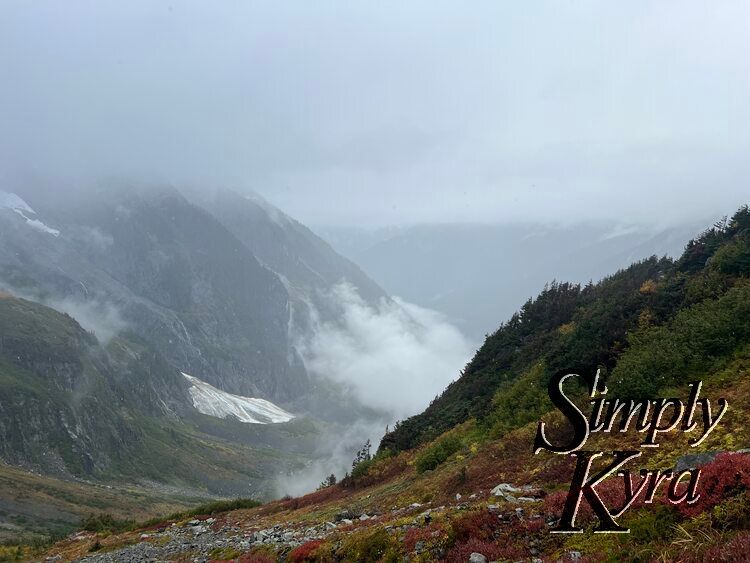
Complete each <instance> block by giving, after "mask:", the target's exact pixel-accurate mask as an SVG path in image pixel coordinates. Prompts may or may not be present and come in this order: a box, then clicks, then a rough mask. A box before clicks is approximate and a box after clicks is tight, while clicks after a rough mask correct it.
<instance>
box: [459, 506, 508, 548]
mask: <svg viewBox="0 0 750 563" xmlns="http://www.w3.org/2000/svg"><path fill="white" fill-rule="evenodd" d="M451 528H453V532H454V536H455V538H456V541H458V542H462V541H466V540H469V539H478V540H483V541H490V540H493V539H495V537H496V535H497V532H498V531H499V529H500V520H498V518H497V516H496V515H494V514H492V513H491V512H489V511H487V510H483V511H479V512H470V513H468V514H466V515H464V516H461V517H460V518H457V519H456V520H454V521H453V522H452V524H451Z"/></svg>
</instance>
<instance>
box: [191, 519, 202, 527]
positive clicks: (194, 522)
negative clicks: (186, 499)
mask: <svg viewBox="0 0 750 563" xmlns="http://www.w3.org/2000/svg"><path fill="white" fill-rule="evenodd" d="M200 523H201V521H200V520H191V521H190V522H188V526H198V525H199V524H200Z"/></svg>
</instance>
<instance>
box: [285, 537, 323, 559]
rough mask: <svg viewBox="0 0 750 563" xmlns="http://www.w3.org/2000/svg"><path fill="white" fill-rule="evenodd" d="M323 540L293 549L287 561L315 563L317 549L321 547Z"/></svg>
mask: <svg viewBox="0 0 750 563" xmlns="http://www.w3.org/2000/svg"><path fill="white" fill-rule="evenodd" d="M323 543H324V542H323V540H313V541H309V542H307V543H303V544H302V545H300V546H299V547H295V548H294V549H293V550H292V551H291V552H290V553H289V558H288V560H289V561H291V562H292V563H304V562H305V561H315V556H316V554H317V551H318V549H319V548H320V546H321V545H323Z"/></svg>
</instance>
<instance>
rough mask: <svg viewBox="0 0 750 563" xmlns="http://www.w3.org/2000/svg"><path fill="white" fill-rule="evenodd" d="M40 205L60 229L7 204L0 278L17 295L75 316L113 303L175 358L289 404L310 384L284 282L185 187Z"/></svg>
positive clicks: (246, 391) (0, 229)
mask: <svg viewBox="0 0 750 563" xmlns="http://www.w3.org/2000/svg"><path fill="white" fill-rule="evenodd" d="M35 206H36V208H39V209H40V212H41V213H42V214H43V215H44V217H45V219H46V220H48V221H53V222H54V223H55V224H56V225H58V226H59V228H60V231H61V234H60V235H59V236H58V237H52V236H48V235H46V234H45V233H41V232H31V230H30V229H29V228H28V227H27V226H26V225H24V224H22V223H21V221H20V218H19V217H17V216H15V214H12V213H9V212H8V213H4V214H3V213H0V242H2V244H0V280H2V282H3V283H4V284H5V285H7V286H9V287H10V288H11V289H13V290H14V292H16V293H18V294H22V295H27V296H29V297H31V298H34V299H37V300H41V301H45V302H49V303H50V304H53V305H57V306H58V308H62V309H63V310H70V311H71V313H73V314H74V315H75V314H76V313H80V315H81V316H87V317H94V318H97V317H102V316H104V315H102V314H101V313H102V311H105V312H110V313H111V315H110V316H113V317H114V318H115V319H116V320H119V321H120V322H119V325H120V326H119V327H117V328H119V329H120V330H123V329H127V330H129V331H132V332H134V333H135V334H137V335H138V336H139V337H141V338H143V339H145V340H147V341H148V342H149V343H150V344H151V345H152V346H154V347H155V348H156V349H157V350H158V351H159V352H160V353H161V354H162V355H164V357H165V358H167V360H168V361H169V362H170V363H171V364H172V365H174V366H176V367H179V368H180V369H182V370H183V371H186V372H188V373H191V374H192V375H195V376H196V377H199V378H200V379H203V380H205V381H208V382H209V383H212V384H214V385H216V386H218V387H220V388H222V389H224V390H226V391H229V392H233V393H238V394H241V395H246V396H260V397H266V398H269V399H271V400H278V401H283V400H290V399H293V398H295V397H297V396H299V395H301V394H302V393H303V392H304V391H305V390H306V389H307V388H308V382H307V378H306V374H305V370H304V366H303V365H302V362H301V360H300V359H299V357H298V356H297V354H296V353H295V350H294V347H293V345H292V343H291V341H290V337H289V334H288V329H289V317H290V304H289V297H288V294H287V291H286V289H285V288H284V285H283V284H282V282H281V281H280V280H279V278H278V277H277V276H276V275H275V274H274V273H273V272H271V271H269V270H268V269H266V268H264V267H263V266H262V265H260V264H259V263H258V261H257V260H256V258H255V257H254V255H253V254H252V252H250V250H248V249H247V247H245V246H244V245H243V244H242V243H241V242H240V241H238V240H237V238H236V237H234V236H233V235H232V234H231V233H230V232H229V231H228V230H227V229H226V228H224V227H223V226H222V225H221V224H220V223H219V222H218V221H217V220H216V219H214V218H213V217H212V216H211V215H210V214H209V213H207V212H205V211H203V210H201V209H199V208H197V207H195V206H193V205H191V204H190V203H189V202H188V201H187V200H185V198H184V197H182V196H181V195H180V194H179V193H177V192H175V191H173V190H147V191H143V192H140V193H131V192H122V193H118V192H114V193H113V192H111V191H108V192H106V193H100V194H86V198H82V197H72V198H71V199H70V201H67V202H65V201H58V200H56V199H54V198H51V197H48V198H46V199H44V200H42V201H40V202H39V203H35ZM42 210H43V211H42ZM0 211H2V210H0ZM16 219H18V220H16ZM93 324H94V328H98V327H97V326H96V325H97V324H100V323H96V322H95V323H93Z"/></svg>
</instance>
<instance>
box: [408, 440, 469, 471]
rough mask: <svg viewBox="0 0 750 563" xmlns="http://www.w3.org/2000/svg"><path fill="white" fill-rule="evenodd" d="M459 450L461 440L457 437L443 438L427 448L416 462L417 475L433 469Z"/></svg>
mask: <svg viewBox="0 0 750 563" xmlns="http://www.w3.org/2000/svg"><path fill="white" fill-rule="evenodd" d="M459 449H461V440H459V439H458V437H457V436H445V437H443V438H440V439H439V440H438V441H437V442H435V443H434V444H432V445H431V446H429V447H428V448H427V449H426V450H425V451H423V452H422V453H421V454H419V456H417V460H416V464H415V465H416V468H417V473H424V472H425V471H428V470H430V469H435V468H436V467H437V466H438V465H440V464H441V463H443V462H444V461H445V460H447V459H448V458H449V457H450V456H452V455H453V454H454V453H456V452H457V451H458V450H459Z"/></svg>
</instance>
